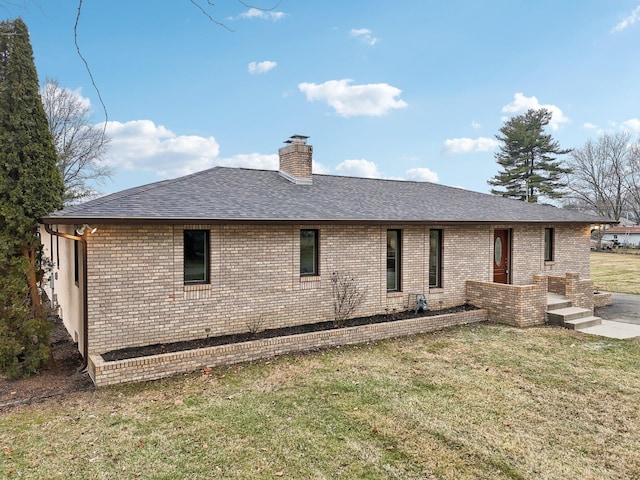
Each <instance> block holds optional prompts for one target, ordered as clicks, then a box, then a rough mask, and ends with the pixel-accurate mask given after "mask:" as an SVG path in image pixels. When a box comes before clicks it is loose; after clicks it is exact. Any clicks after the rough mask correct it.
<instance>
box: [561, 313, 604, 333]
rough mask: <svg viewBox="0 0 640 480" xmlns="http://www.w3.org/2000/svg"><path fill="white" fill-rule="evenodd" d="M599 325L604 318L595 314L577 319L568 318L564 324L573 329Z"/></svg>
mask: <svg viewBox="0 0 640 480" xmlns="http://www.w3.org/2000/svg"><path fill="white" fill-rule="evenodd" d="M597 325H602V319H601V318H600V317H594V316H593V315H590V316H588V317H583V318H576V319H575V320H566V321H565V322H564V326H565V327H566V328H569V329H572V330H582V329H583V328H588V327H595V326H597Z"/></svg>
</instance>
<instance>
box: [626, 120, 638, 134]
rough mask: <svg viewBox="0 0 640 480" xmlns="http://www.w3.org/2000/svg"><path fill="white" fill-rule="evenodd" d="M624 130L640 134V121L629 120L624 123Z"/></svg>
mask: <svg viewBox="0 0 640 480" xmlns="http://www.w3.org/2000/svg"><path fill="white" fill-rule="evenodd" d="M622 128H623V129H626V130H632V131H636V132H640V119H637V118H630V119H629V120H626V121H624V122H622Z"/></svg>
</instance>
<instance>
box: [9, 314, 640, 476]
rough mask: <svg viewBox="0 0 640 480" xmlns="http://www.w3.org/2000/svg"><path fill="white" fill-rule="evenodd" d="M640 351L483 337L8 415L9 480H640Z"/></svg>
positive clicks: (443, 339) (604, 343)
mask: <svg viewBox="0 0 640 480" xmlns="http://www.w3.org/2000/svg"><path fill="white" fill-rule="evenodd" d="M639 361H640V342H638V341H637V340H610V339H606V340H605V339H602V338H600V337H594V336H589V335H582V334H580V333H576V332H572V331H568V330H564V329H558V328H533V329H527V330H519V329H515V328H511V327H507V326H496V325H471V326H465V327H459V328H454V329H451V330H448V331H444V332H438V333H433V334H425V335H420V336H415V337H411V338H405V339H399V340H393V341H385V342H380V343H377V344H367V345H360V346H351V347H342V348H336V349H332V350H327V351H322V352H317V353H313V354H308V355H292V356H284V357H280V358H278V359H274V360H269V361H262V362H258V363H252V364H246V365H240V366H234V367H228V368H219V369H213V370H211V371H207V372H198V373H195V374H192V375H186V376H177V377H174V378H170V379H165V380H161V381H157V382H150V383H146V384H138V385H124V386H117V387H110V388H104V389H99V390H97V391H96V392H95V393H81V394H72V395H70V396H68V397H67V398H66V399H65V400H64V401H63V402H54V401H52V402H49V403H45V404H40V405H35V406H32V407H20V408H16V409H13V410H10V411H7V412H5V413H4V414H3V415H2V416H0V447H1V448H3V449H4V451H0V478H56V477H59V478H95V479H108V478H157V479H164V478H166V479H169V478H195V479H197V478H239V479H240V478H241V479H252V478H255V479H262V478H281V477H282V478H318V479H320V478H331V477H335V476H339V477H340V478H351V479H361V478H371V479H377V478H379V479H387V478H402V479H411V478H415V479H418V478H420V479H424V478H427V479H477V478H492V479H493V478H496V479H503V478H504V479H529V478H546V479H565V478H580V479H582V480H588V479H603V478H605V479H606V478H638V477H639V476H640V445H639V444H638V441H637V439H638V438H640V413H639V410H638V406H637V399H638V398H640V370H639V369H638V368H637V366H638V364H639Z"/></svg>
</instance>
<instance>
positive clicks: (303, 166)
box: [278, 135, 313, 185]
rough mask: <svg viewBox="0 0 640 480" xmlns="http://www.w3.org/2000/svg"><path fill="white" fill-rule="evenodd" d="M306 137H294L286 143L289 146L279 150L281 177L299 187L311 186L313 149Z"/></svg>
mask: <svg viewBox="0 0 640 480" xmlns="http://www.w3.org/2000/svg"><path fill="white" fill-rule="evenodd" d="M307 138H309V137H305V136H304V135H293V136H292V137H291V138H289V140H286V141H285V142H284V143H287V144H288V145H287V146H286V147H282V148H281V149H280V150H278V154H279V155H280V175H282V176H283V177H284V178H286V179H287V180H289V181H290V182H293V183H296V184H298V185H311V184H312V182H313V180H312V178H311V173H312V172H311V164H312V157H313V147H312V146H311V145H307Z"/></svg>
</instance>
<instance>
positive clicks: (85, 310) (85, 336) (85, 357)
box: [44, 223, 89, 372]
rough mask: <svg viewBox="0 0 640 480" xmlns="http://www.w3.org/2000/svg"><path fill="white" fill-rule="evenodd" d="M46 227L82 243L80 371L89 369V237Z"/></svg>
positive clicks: (60, 235)
mask: <svg viewBox="0 0 640 480" xmlns="http://www.w3.org/2000/svg"><path fill="white" fill-rule="evenodd" d="M44 229H45V231H46V232H47V233H48V234H49V235H55V236H56V237H62V238H66V239H69V240H76V241H79V242H80V243H81V244H82V343H83V346H82V365H80V367H78V371H79V372H82V371H84V370H86V369H87V366H88V364H89V295H88V292H87V284H88V281H87V258H88V256H87V239H86V238H85V237H84V235H71V234H69V233H63V232H54V231H53V230H51V226H50V225H49V224H47V223H45V224H44Z"/></svg>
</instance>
